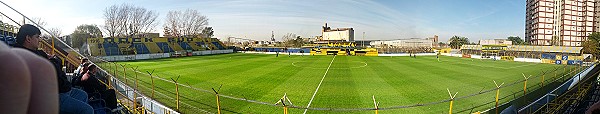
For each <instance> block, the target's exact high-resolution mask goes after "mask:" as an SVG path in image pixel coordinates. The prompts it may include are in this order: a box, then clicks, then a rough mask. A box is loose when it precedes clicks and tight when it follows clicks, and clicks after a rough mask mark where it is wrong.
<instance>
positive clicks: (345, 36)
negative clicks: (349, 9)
mask: <svg viewBox="0 0 600 114" xmlns="http://www.w3.org/2000/svg"><path fill="white" fill-rule="evenodd" d="M321 33H322V37H321V39H318V40H320V41H344V42H352V41H354V29H353V28H333V29H332V28H331V27H328V26H327V23H325V26H323V29H322V30H321Z"/></svg>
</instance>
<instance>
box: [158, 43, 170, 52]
mask: <svg viewBox="0 0 600 114" xmlns="http://www.w3.org/2000/svg"><path fill="white" fill-rule="evenodd" d="M156 45H158V48H160V49H161V50H162V51H163V53H170V52H174V51H173V49H172V48H171V47H170V46H169V44H167V43H166V42H156Z"/></svg>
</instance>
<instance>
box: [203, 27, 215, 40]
mask: <svg viewBox="0 0 600 114" xmlns="http://www.w3.org/2000/svg"><path fill="white" fill-rule="evenodd" d="M214 33H215V31H213V29H212V27H204V29H202V33H201V34H202V37H204V38H211V37H213V36H214Z"/></svg>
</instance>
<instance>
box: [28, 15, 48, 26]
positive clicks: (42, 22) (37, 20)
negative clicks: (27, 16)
mask: <svg viewBox="0 0 600 114" xmlns="http://www.w3.org/2000/svg"><path fill="white" fill-rule="evenodd" d="M31 20H33V22H35V23H37V25H40V26H37V25H35V24H33V23H32V22H31V21H28V23H27V24H32V25H35V26H37V27H46V25H47V24H48V23H46V21H44V20H42V18H39V17H34V18H31Z"/></svg>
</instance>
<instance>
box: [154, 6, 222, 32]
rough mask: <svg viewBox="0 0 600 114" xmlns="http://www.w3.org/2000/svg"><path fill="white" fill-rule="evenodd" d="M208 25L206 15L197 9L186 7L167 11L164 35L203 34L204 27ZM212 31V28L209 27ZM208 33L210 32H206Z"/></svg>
mask: <svg viewBox="0 0 600 114" xmlns="http://www.w3.org/2000/svg"><path fill="white" fill-rule="evenodd" d="M207 25H208V17H206V16H204V15H202V14H200V12H198V11H197V10H192V9H187V10H185V11H184V12H181V11H169V13H168V14H167V18H166V20H165V24H164V33H165V36H175V37H179V36H203V37H206V36H207V35H203V34H202V33H203V30H204V28H205V27H206V26H207ZM210 29H211V31H212V28H210ZM206 33H210V34H212V33H211V32H206Z"/></svg>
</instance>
